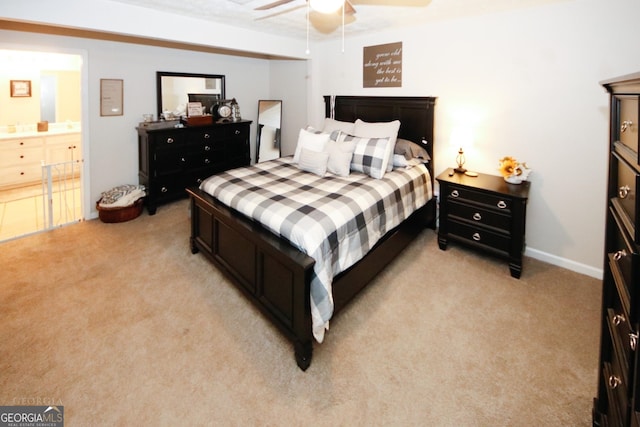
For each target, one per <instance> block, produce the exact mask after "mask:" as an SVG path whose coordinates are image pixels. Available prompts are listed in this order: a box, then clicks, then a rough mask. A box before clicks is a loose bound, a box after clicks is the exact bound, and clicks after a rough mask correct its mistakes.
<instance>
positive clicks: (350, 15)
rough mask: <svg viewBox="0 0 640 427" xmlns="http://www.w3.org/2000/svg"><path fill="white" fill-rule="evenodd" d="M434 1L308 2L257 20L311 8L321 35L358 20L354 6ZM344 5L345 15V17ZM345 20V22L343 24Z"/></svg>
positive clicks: (287, 0)
mask: <svg viewBox="0 0 640 427" xmlns="http://www.w3.org/2000/svg"><path fill="white" fill-rule="evenodd" d="M431 1H432V0H306V1H305V2H304V4H299V2H298V4H297V5H295V6H292V7H289V8H286V9H277V10H275V11H274V13H271V14H269V15H266V16H262V17H260V18H257V19H259V20H262V19H268V18H271V17H274V16H278V15H282V14H285V13H288V12H292V11H294V10H297V9H300V8H302V7H309V10H310V11H309V20H310V22H311V24H312V25H313V27H314V28H315V29H316V30H318V31H319V32H321V33H324V34H329V33H331V32H333V31H334V30H336V29H337V28H338V27H339V26H341V25H342V24H343V23H344V24H349V23H352V22H354V21H355V20H356V17H355V15H356V9H355V7H354V6H353V5H354V4H356V5H362V6H387V7H392V6H402V7H424V6H428V5H429V4H430V3H431ZM293 2H297V0H276V1H273V2H271V3H267V4H265V5H263V6H259V7H256V8H255V9H254V10H257V11H266V10H269V11H270V10H273V9H276V8H279V7H280V6H285V5H287V4H289V3H293ZM343 5H344V15H343ZM343 18H344V22H343Z"/></svg>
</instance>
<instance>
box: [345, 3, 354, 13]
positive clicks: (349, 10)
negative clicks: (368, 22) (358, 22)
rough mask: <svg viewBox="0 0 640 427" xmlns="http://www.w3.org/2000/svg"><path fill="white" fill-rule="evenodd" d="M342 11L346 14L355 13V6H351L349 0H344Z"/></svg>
mask: <svg viewBox="0 0 640 427" xmlns="http://www.w3.org/2000/svg"><path fill="white" fill-rule="evenodd" d="M344 13H345V14H346V15H353V14H354V13H356V8H355V7H353V5H352V4H351V2H350V1H349V0H345V2H344Z"/></svg>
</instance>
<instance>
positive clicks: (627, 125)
mask: <svg viewBox="0 0 640 427" xmlns="http://www.w3.org/2000/svg"><path fill="white" fill-rule="evenodd" d="M632 125H633V122H632V121H631V120H625V121H623V122H622V125H620V133H623V132H624V131H626V130H627V129H629V128H630V127H631V126H632Z"/></svg>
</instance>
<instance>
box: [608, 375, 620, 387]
mask: <svg viewBox="0 0 640 427" xmlns="http://www.w3.org/2000/svg"><path fill="white" fill-rule="evenodd" d="M620 384H622V380H621V379H620V378H618V377H616V376H615V375H611V376H610V377H609V388H610V389H611V390H613V389H615V388H616V387H618V386H619V385H620Z"/></svg>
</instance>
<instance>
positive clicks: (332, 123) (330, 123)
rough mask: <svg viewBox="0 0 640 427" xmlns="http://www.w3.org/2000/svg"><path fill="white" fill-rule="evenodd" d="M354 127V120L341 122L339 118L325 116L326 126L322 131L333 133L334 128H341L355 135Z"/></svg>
mask: <svg viewBox="0 0 640 427" xmlns="http://www.w3.org/2000/svg"><path fill="white" fill-rule="evenodd" d="M353 127H354V124H353V123H352V122H341V121H339V120H335V119H330V118H328V117H327V118H325V119H324V126H323V127H322V132H325V133H331V132H333V131H334V130H340V131H342V132H346V133H348V134H351V135H353Z"/></svg>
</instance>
